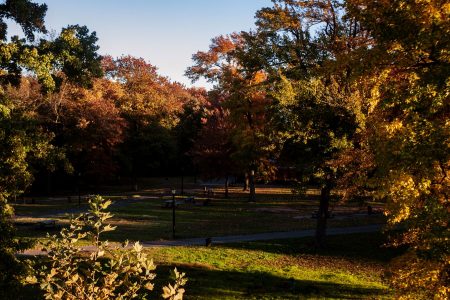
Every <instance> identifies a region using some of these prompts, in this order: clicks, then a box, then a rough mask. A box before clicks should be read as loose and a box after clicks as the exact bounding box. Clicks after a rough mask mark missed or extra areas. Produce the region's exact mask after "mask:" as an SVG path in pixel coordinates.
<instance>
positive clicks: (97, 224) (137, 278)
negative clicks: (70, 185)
mask: <svg viewBox="0 0 450 300" xmlns="http://www.w3.org/2000/svg"><path fill="white" fill-rule="evenodd" d="M110 205H111V201H109V200H104V199H103V198H102V197H100V196H95V197H93V198H92V199H91V200H90V201H89V206H90V209H89V212H88V213H84V214H81V215H80V216H78V217H77V218H75V219H73V220H72V221H71V224H70V227H69V228H63V229H62V230H61V232H60V234H59V236H56V235H54V236H48V237H49V241H48V242H46V243H45V246H44V249H43V250H44V251H46V252H47V254H48V259H46V262H44V263H41V264H40V265H36V266H35V268H33V269H35V271H34V275H33V276H30V277H28V278H27V281H28V282H29V283H32V284H37V283H39V285H40V288H41V289H42V290H43V291H44V295H45V299H70V300H71V299H77V300H87V299H95V300H106V299H146V298H147V296H148V292H149V291H151V290H153V288H154V286H153V284H152V280H153V279H154V278H155V273H154V272H153V271H154V270H155V265H154V264H153V260H151V259H149V258H148V257H147V255H146V253H145V252H144V251H143V247H142V245H141V244H139V242H136V243H135V244H133V245H129V244H128V242H125V243H124V244H123V245H122V246H121V247H114V246H112V245H110V243H109V242H108V241H102V240H101V239H100V236H101V235H102V234H103V233H105V232H108V231H113V230H115V227H113V226H111V225H109V224H106V223H105V222H106V221H107V220H108V219H110V218H111V217H112V215H111V214H110V213H109V212H107V211H106V209H107V208H108V207H109V206H110ZM81 239H88V240H90V241H91V242H92V244H93V246H92V252H90V253H88V254H86V253H83V252H82V249H80V248H79V247H77V246H76V243H77V242H78V241H79V240H81ZM174 274H175V283H174V285H171V284H169V285H168V286H166V287H164V289H163V294H162V297H163V298H164V299H170V300H179V299H182V298H183V294H184V289H183V286H184V285H185V283H186V281H187V279H186V278H184V276H185V274H184V273H179V272H178V271H177V270H176V269H175V271H174Z"/></svg>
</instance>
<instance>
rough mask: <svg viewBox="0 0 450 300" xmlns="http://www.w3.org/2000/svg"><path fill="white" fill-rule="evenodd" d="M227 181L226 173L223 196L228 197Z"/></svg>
mask: <svg viewBox="0 0 450 300" xmlns="http://www.w3.org/2000/svg"><path fill="white" fill-rule="evenodd" d="M228 181H229V176H228V174H227V176H225V198H228Z"/></svg>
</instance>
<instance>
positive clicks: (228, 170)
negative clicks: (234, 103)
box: [190, 92, 238, 198]
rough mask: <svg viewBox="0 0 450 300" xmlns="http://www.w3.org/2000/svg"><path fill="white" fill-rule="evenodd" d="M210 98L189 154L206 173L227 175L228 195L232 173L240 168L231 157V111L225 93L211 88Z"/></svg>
mask: <svg viewBox="0 0 450 300" xmlns="http://www.w3.org/2000/svg"><path fill="white" fill-rule="evenodd" d="M208 99H209V101H208V103H207V105H205V108H204V109H205V113H204V116H203V117H202V119H201V121H202V127H201V130H200V132H199V134H198V136H197V139H196V142H195V144H194V145H193V147H192V149H191V150H190V154H191V156H192V157H193V161H194V163H195V165H196V166H197V168H198V169H199V170H200V172H201V174H202V175H203V176H205V177H206V178H225V197H226V198H228V185H229V182H228V181H229V177H230V175H233V174H236V172H237V171H238V169H237V166H236V164H235V163H234V161H233V159H232V158H231V155H232V153H233V152H234V146H233V141H232V133H233V130H234V128H233V124H232V122H231V120H230V116H229V111H228V110H226V109H225V108H224V107H223V106H222V104H221V102H222V101H223V98H222V95H220V94H217V93H214V92H210V93H209V97H208Z"/></svg>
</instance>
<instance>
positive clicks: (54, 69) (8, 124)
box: [0, 0, 99, 298]
mask: <svg viewBox="0 0 450 300" xmlns="http://www.w3.org/2000/svg"><path fill="white" fill-rule="evenodd" d="M46 10H47V6H46V5H45V4H36V3H33V2H31V1H29V0H6V1H5V2H4V3H3V4H1V5H0V39H1V41H0V50H1V51H0V52H1V53H0V70H1V74H0V86H1V87H0V144H1V150H0V162H1V171H0V172H1V174H0V236H1V239H0V256H1V260H0V270H1V276H0V293H1V295H0V296H1V297H2V298H10V297H14V294H15V291H17V289H15V288H17V287H18V286H20V284H19V278H20V275H21V274H20V273H21V270H20V269H21V264H20V262H19V261H18V260H17V258H16V257H15V253H16V252H17V251H18V250H20V249H21V247H20V243H19V242H18V241H17V240H16V239H14V229H13V227H12V226H11V223H10V217H11V214H12V209H11V207H10V206H9V205H8V203H7V200H8V198H10V197H14V196H15V195H17V194H19V193H21V192H22V191H24V190H25V188H26V187H27V186H28V185H29V184H30V183H31V181H32V179H33V176H32V174H33V172H32V170H31V164H30V163H31V162H32V161H41V162H42V161H47V162H49V163H50V164H49V167H50V168H52V166H51V165H52V164H51V162H52V161H53V159H54V158H55V155H56V157H57V158H58V156H60V151H58V150H57V149H55V147H54V146H53V145H52V144H51V143H50V141H51V139H52V134H51V133H48V132H46V131H45V130H43V128H42V127H40V126H39V124H38V122H37V120H36V119H35V114H34V112H31V111H30V110H28V109H26V107H23V106H21V105H17V103H15V102H14V101H12V100H11V99H9V98H8V95H7V93H6V92H5V90H6V87H7V86H8V85H13V86H17V85H19V84H20V82H21V78H22V72H23V71H24V70H26V71H27V72H28V73H30V74H33V75H34V76H36V78H37V79H38V81H39V83H40V84H41V86H42V90H43V91H45V92H51V91H53V90H55V89H57V88H58V80H59V79H60V78H63V77H66V76H69V78H70V77H72V76H75V75H76V74H79V72H87V74H89V76H91V75H92V76H95V75H96V74H98V73H96V72H92V71H91V70H92V69H94V68H95V66H96V64H98V63H99V61H98V59H97V58H98V56H96V54H95V51H96V49H97V48H96V47H95V46H94V44H95V42H96V38H95V35H94V36H92V35H91V37H93V38H92V39H91V40H90V43H91V44H92V47H90V48H84V50H86V51H92V52H91V53H89V54H86V55H88V56H89V57H91V58H94V59H93V63H92V64H90V65H89V66H87V67H83V68H81V69H77V70H75V71H73V72H70V74H69V73H67V74H66V73H65V72H67V71H68V70H67V69H64V68H62V69H61V68H59V67H60V66H62V65H67V64H70V62H69V61H73V62H77V60H76V58H77V55H80V54H81V52H77V53H72V52H71V50H73V49H74V48H76V47H77V46H78V45H79V39H80V38H81V37H82V36H77V35H76V34H75V32H69V31H67V30H63V31H62V33H61V35H60V37H59V38H57V39H56V40H55V41H53V42H50V41H45V40H44V39H41V40H40V41H39V42H38V43H35V42H34V41H35V35H36V34H39V33H45V32H46V30H45V27H44V21H43V20H44V16H45V12H46ZM7 19H10V20H11V21H14V22H16V23H17V24H19V25H20V26H21V27H22V29H23V31H24V33H25V36H26V38H25V39H19V38H18V37H12V38H11V39H10V41H7V37H8V36H7V23H6V20H7ZM85 33H87V32H86V31H85ZM68 40H70V41H71V42H70V43H68V44H66V47H65V49H61V50H62V51H61V52H52V51H51V50H49V49H50V48H52V47H53V45H55V43H57V42H58V41H68ZM87 77H88V76H86V79H87ZM59 158H61V157H59ZM5 292H7V294H6V295H5V294H4V293H5Z"/></svg>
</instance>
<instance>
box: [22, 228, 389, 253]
mask: <svg viewBox="0 0 450 300" xmlns="http://www.w3.org/2000/svg"><path fill="white" fill-rule="evenodd" d="M381 228H382V225H368V226H358V227H340V228H328V230H327V235H341V234H352V233H365V232H377V231H380V230H381ZM314 234H315V230H314V229H308V230H298V231H286V232H266V233H256V234H246V235H229V236H219V237H210V239H211V243H212V244H228V243H240V242H252V241H264V240H280V239H292V238H302V237H311V236H314ZM207 239H209V238H207V237H204V238H192V239H179V240H161V241H147V242H141V243H142V245H143V246H144V248H150V247H176V246H202V245H205V244H206V240H207ZM80 248H81V250H83V251H93V250H94V246H83V247H80ZM21 254H22V255H45V254H46V252H44V251H41V250H35V249H31V250H25V251H24V252H22V253H21Z"/></svg>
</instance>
